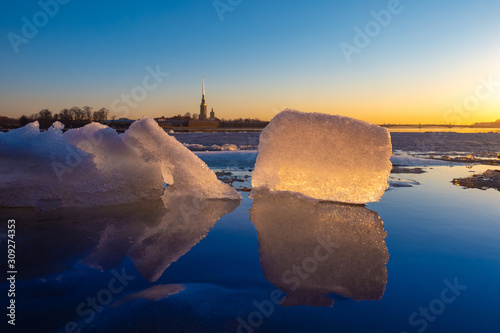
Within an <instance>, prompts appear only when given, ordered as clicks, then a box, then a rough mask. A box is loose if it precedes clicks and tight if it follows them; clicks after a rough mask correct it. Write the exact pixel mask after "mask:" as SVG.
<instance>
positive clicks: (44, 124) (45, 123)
mask: <svg viewBox="0 0 500 333" xmlns="http://www.w3.org/2000/svg"><path fill="white" fill-rule="evenodd" d="M37 119H38V122H39V124H40V128H49V127H50V125H52V123H53V121H54V120H53V118H52V112H50V110H49V109H43V110H40V112H38V118H37Z"/></svg>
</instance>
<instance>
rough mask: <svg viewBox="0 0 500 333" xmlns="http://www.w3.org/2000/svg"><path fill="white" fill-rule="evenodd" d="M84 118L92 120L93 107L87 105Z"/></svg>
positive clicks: (84, 109) (84, 108)
mask: <svg viewBox="0 0 500 333" xmlns="http://www.w3.org/2000/svg"><path fill="white" fill-rule="evenodd" d="M82 110H83V119H84V120H86V121H88V122H90V121H92V107H90V106H87V105H85V106H84V107H83V108H82Z"/></svg>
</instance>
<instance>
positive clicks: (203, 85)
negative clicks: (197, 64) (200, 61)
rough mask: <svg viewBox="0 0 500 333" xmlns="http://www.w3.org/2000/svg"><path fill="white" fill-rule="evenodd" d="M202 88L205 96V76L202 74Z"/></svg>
mask: <svg viewBox="0 0 500 333" xmlns="http://www.w3.org/2000/svg"><path fill="white" fill-rule="evenodd" d="M201 90H202V92H203V96H205V76H204V75H202V76H201Z"/></svg>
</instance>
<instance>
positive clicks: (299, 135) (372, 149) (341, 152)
mask: <svg viewBox="0 0 500 333" xmlns="http://www.w3.org/2000/svg"><path fill="white" fill-rule="evenodd" d="M391 151H392V150H391V139H390V135H389V132H388V131H387V129H385V128H382V127H380V126H377V125H374V124H370V123H367V122H364V121H361V120H356V119H353V118H349V117H342V116H332V115H326V114H320V113H303V112H299V111H293V110H285V111H283V112H281V113H279V114H278V115H276V116H275V117H274V118H273V119H272V120H271V122H270V124H269V125H268V126H267V127H266V128H265V129H264V131H263V132H262V134H261V136H260V142H259V155H258V156H257V162H256V164H255V171H254V173H253V179H252V186H253V187H254V188H268V189H269V190H271V191H291V192H298V193H302V194H304V195H306V196H309V197H311V198H316V199H321V200H328V201H338V202H347V203H356V204H364V203H367V202H371V201H378V200H379V199H380V198H381V197H382V195H383V194H384V191H385V189H386V188H387V177H388V176H389V173H390V171H391V167H392V165H391V162H390V157H391Z"/></svg>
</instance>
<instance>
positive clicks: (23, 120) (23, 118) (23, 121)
mask: <svg viewBox="0 0 500 333" xmlns="http://www.w3.org/2000/svg"><path fill="white" fill-rule="evenodd" d="M29 123H30V120H29V118H28V117H26V116H25V115H24V114H23V115H22V116H21V117H20V118H19V124H20V125H21V126H24V125H27V124H29Z"/></svg>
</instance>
